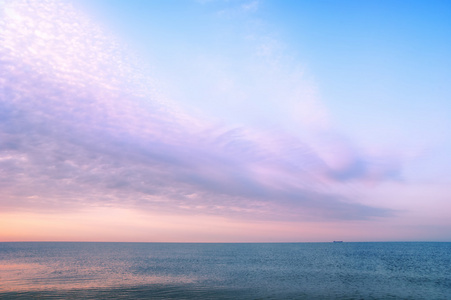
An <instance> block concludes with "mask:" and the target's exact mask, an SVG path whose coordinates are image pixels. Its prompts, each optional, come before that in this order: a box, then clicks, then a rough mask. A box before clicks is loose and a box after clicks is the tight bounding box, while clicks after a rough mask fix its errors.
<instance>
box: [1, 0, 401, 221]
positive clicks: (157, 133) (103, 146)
mask: <svg viewBox="0 0 451 300" xmlns="http://www.w3.org/2000/svg"><path fill="white" fill-rule="evenodd" d="M0 19H1V21H0V22H1V23H0V26H1V28H2V30H1V31H0V35H1V40H2V43H1V44H0V57H1V58H0V97H1V99H0V187H1V189H2V196H1V198H0V207H1V208H2V209H7V210H15V209H28V210H33V211H43V210H44V211H58V210H73V209H78V208H80V207H86V206H90V205H93V206H95V205H118V206H126V207H133V208H137V209H143V210H154V211H155V210H157V211H177V212H180V213H208V214H219V215H224V214H225V215H229V216H235V217H243V216H246V217H249V216H252V217H254V218H267V219H268V218H269V219H271V218H273V219H281V220H287V219H288V220H297V219H303V220H318V219H367V218H371V217H380V216H388V215H390V214H392V213H393V212H392V211H390V210H388V209H384V208H377V207H371V206H367V205H363V204H358V203H356V202H353V201H352V199H347V198H346V197H345V196H342V195H340V194H337V193H334V192H331V191H330V190H332V189H330V188H329V187H331V186H332V185H339V184H341V183H342V182H348V181H359V180H373V181H381V180H386V179H390V178H392V177H394V176H395V175H396V174H397V172H399V164H396V163H393V162H391V161H390V160H386V159H384V158H370V157H367V156H365V155H364V154H362V153H361V152H359V151H356V150H354V149H353V148H352V145H351V143H349V142H345V141H344V140H339V141H337V140H334V139H331V138H326V139H325V140H327V143H326V144H327V145H326V146H325V147H322V148H321V147H319V148H318V147H314V146H312V145H310V144H309V143H307V142H303V141H300V140H299V139H297V138H295V137H291V136H289V135H286V134H283V133H279V132H272V133H271V132H260V131H258V130H256V129H251V128H232V127H228V126H218V125H215V124H211V123H209V122H207V121H204V120H201V119H196V118H193V117H190V116H189V115H187V114H184V113H183V112H181V111H180V110H179V109H178V108H177V107H176V106H175V105H174V104H172V103H168V102H164V101H162V100H160V98H159V95H158V94H155V93H152V92H150V91H149V88H148V86H149V85H151V84H152V82H151V81H150V82H146V84H145V85H142V81H143V78H144V76H142V77H140V76H139V74H138V73H137V71H136V69H134V67H133V65H132V64H131V63H130V64H129V63H128V62H127V61H126V59H125V58H124V57H125V55H124V54H123V53H122V52H121V51H120V50H119V48H118V47H117V45H116V44H115V43H114V42H113V40H112V39H111V38H109V37H106V36H105V35H104V34H103V33H102V32H101V31H99V30H98V29H96V27H95V26H93V25H92V24H91V23H90V22H89V21H88V20H87V19H85V18H83V17H81V15H80V14H78V13H76V12H75V11H74V10H73V9H72V8H71V7H70V6H69V5H67V4H64V3H59V2H52V1H48V2H32V3H31V4H29V3H28V2H21V1H11V2H7V3H6V5H5V6H4V7H3V8H2V11H1V18H0ZM376 162H377V163H376Z"/></svg>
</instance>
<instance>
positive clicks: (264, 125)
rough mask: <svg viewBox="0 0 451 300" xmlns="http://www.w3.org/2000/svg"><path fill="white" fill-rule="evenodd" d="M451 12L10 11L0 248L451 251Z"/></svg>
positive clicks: (450, 6) (206, 5)
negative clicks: (218, 245)
mask: <svg viewBox="0 0 451 300" xmlns="http://www.w3.org/2000/svg"><path fill="white" fill-rule="evenodd" d="M449 53H451V3H450V2H449V1H371V0H370V1H348V0H344V1H326V0H321V1H289V0H285V1H276V0H272V1H271V0H178V1H175V0H170V1H163V0H154V1H140V0H130V1H119V0H89V1H88V0H78V1H71V0H66V1H63V0H62V1H56V0H45V1H25V0H14V1H13V0H0V241H115V242H329V241H333V240H344V241H451V217H450V214H451V169H450V168H449V166H451V130H450V128H451V56H450V55H449Z"/></svg>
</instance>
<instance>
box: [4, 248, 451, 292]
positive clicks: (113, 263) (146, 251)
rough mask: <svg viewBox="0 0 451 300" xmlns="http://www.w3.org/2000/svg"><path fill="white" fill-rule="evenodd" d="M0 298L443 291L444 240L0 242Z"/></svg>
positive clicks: (450, 251) (447, 263)
mask: <svg viewBox="0 0 451 300" xmlns="http://www.w3.org/2000/svg"><path fill="white" fill-rule="evenodd" d="M0 298H1V299H16V298H23V299H28V298H41V299H61V298H63V299H79V298H84V299H86V298H88V299H110V298H122V299H124V298H125V299H451V243H335V244H334V243H296V244H165V243H162V244H160V243H0Z"/></svg>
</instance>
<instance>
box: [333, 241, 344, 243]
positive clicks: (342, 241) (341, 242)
mask: <svg viewBox="0 0 451 300" xmlns="http://www.w3.org/2000/svg"><path fill="white" fill-rule="evenodd" d="M334 243H343V241H334Z"/></svg>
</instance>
